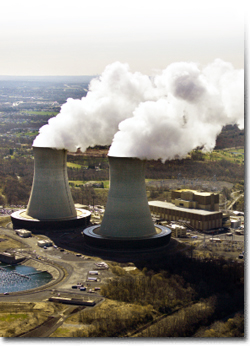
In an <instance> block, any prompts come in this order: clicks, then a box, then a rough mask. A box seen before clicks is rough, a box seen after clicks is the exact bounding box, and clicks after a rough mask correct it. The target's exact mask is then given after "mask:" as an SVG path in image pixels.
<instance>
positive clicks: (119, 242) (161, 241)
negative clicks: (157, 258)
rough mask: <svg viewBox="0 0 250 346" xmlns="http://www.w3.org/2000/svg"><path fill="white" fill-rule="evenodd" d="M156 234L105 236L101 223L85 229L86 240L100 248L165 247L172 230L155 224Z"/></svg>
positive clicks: (144, 248) (92, 245)
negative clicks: (125, 236) (139, 236)
mask: <svg viewBox="0 0 250 346" xmlns="http://www.w3.org/2000/svg"><path fill="white" fill-rule="evenodd" d="M155 228H156V229H157V232H156V234H155V235H153V236H150V237H145V238H121V237H104V236H102V235H101V234H100V232H99V231H100V225H95V226H91V227H88V228H86V229H84V230H83V235H84V239H85V242H86V244H87V245H88V246H90V247H91V248H96V249H100V250H105V251H109V250H119V251H125V252H126V251H131V250H147V249H156V248H162V247H165V246H166V245H167V244H168V243H169V241H170V238H171V230H170V229H169V228H167V227H164V226H160V225H157V226H155Z"/></svg>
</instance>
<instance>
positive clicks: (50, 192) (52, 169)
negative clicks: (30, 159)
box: [27, 147, 76, 220]
mask: <svg viewBox="0 0 250 346" xmlns="http://www.w3.org/2000/svg"><path fill="white" fill-rule="evenodd" d="M33 152H34V159H35V168H34V178H33V185H32V190H31V195H30V199H29V203H28V207H27V215H29V216H31V217H33V218H36V219H39V220H58V219H70V218H72V217H76V210H75V206H74V202H73V199H72V196H71V192H70V189H69V183H68V173H67V151H66V150H56V149H51V148H41V147H33Z"/></svg>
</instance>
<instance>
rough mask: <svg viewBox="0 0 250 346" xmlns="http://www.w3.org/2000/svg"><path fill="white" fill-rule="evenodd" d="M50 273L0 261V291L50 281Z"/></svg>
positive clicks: (13, 290)
mask: <svg viewBox="0 0 250 346" xmlns="http://www.w3.org/2000/svg"><path fill="white" fill-rule="evenodd" d="M51 279H52V275H51V274H49V273H48V272H46V271H43V272H42V271H39V270H36V269H35V268H33V267H28V266H24V265H10V264H3V263H0V293H5V292H19V291H24V290H29V289H31V288H36V287H39V286H42V285H45V284H46V283H48V282H50V281H51Z"/></svg>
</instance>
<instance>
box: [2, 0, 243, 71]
mask: <svg viewBox="0 0 250 346" xmlns="http://www.w3.org/2000/svg"><path fill="white" fill-rule="evenodd" d="M245 10H246V8H245V1H244V0H237V1H236V0H234V1H225V0H209V1H198V0H186V1H184V0H171V1H168V0H151V1H147V0H143V1H141V0H133V1H131V0H126V1H123V0H116V1H115V0H88V1H86V0H70V1H69V0H67V1H66V0H59V1H58V0H49V1H48V0H32V1H31V0H8V1H4V2H2V4H1V10H0V49H1V51H0V75H93V74H99V73H101V72H102V71H103V70H104V68H105V66H106V65H107V64H110V63H112V62H114V61H121V62H127V63H128V64H129V66H130V68H131V70H132V71H133V72H134V71H140V72H142V73H146V74H151V73H152V71H154V70H158V69H160V70H162V69H164V68H166V67H167V66H168V65H169V64H170V63H172V62H175V61H194V62H199V63H201V64H207V63H210V62H212V61H213V60H214V59H215V58H221V59H223V60H225V61H229V62H231V63H232V64H233V65H234V67H235V68H243V67H244V13H245Z"/></svg>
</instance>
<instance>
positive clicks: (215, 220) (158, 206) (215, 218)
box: [148, 201, 222, 231]
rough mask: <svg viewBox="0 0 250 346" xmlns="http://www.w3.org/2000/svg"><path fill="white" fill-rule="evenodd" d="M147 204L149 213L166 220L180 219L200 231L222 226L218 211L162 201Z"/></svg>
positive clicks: (220, 215)
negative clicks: (191, 207)
mask: <svg viewBox="0 0 250 346" xmlns="http://www.w3.org/2000/svg"><path fill="white" fill-rule="evenodd" d="M148 204H149V208H150V210H151V213H153V214H156V215H158V216H159V217H160V218H161V219H164V220H167V221H180V220H181V221H182V222H184V223H189V224H190V226H192V227H193V228H195V229H197V230H201V231H208V230H210V229H214V228H220V227H222V212H220V211H208V210H202V209H189V208H184V207H179V206H176V205H174V204H172V203H169V202H162V201H150V202H148Z"/></svg>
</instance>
